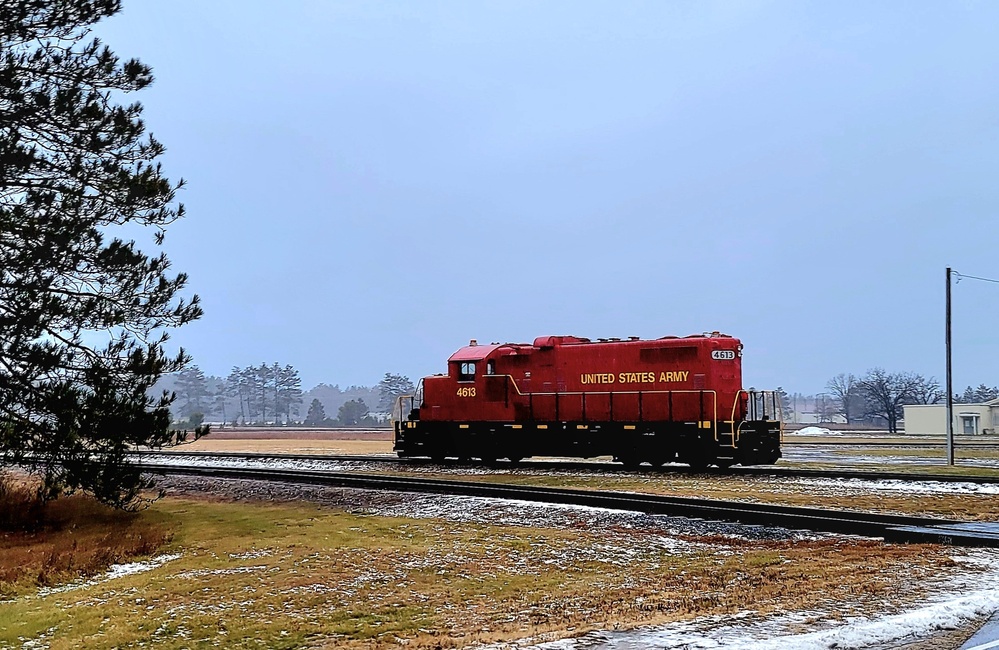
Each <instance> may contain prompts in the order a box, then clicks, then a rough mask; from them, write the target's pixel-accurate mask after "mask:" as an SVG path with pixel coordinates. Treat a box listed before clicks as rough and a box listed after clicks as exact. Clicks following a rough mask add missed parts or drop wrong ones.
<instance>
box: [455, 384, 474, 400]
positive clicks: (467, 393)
mask: <svg viewBox="0 0 999 650" xmlns="http://www.w3.org/2000/svg"><path fill="white" fill-rule="evenodd" d="M458 397H475V386H462V387H461V388H459V389H458Z"/></svg>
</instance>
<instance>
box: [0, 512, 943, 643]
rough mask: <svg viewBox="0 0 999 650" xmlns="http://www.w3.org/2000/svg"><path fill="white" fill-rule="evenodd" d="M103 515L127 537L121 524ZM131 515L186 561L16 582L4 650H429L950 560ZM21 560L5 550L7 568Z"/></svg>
mask: <svg viewBox="0 0 999 650" xmlns="http://www.w3.org/2000/svg"><path fill="white" fill-rule="evenodd" d="M67 503H68V502H67ZM77 505H79V504H78V503H77ZM101 525H104V526H106V527H107V528H106V532H112V531H115V532H116V533H117V531H119V530H120V522H119V523H110V522H104V524H96V526H97V528H100V527H101ZM128 525H130V526H133V527H135V529H136V530H138V529H143V528H145V529H154V530H159V531H162V532H163V533H164V534H163V535H162V536H161V537H160V538H159V539H160V542H161V543H160V545H159V548H158V549H157V550H155V551H153V550H152V549H149V548H147V549H145V550H146V551H147V552H149V553H156V554H165V553H171V554H177V555H178V556H177V557H176V558H175V559H171V560H170V561H166V562H165V563H163V564H162V565H160V566H154V567H153V568H151V569H150V570H148V571H145V572H142V573H136V574H133V575H127V576H123V577H117V578H114V579H112V580H103V581H102V580H101V579H100V578H99V577H98V579H96V580H92V583H84V584H81V585H77V586H76V587H75V588H69V589H66V590H63V591H58V590H57V591H54V592H45V591H39V584H48V585H50V584H52V583H53V580H52V579H51V578H52V577H51V575H50V577H49V578H46V579H45V580H43V581H41V582H40V583H39V582H34V581H33V580H32V579H30V575H27V574H26V575H25V576H22V577H21V578H20V579H18V580H15V581H14V582H13V583H8V584H7V586H6V589H7V598H9V599H10V600H8V601H7V602H4V603H3V604H2V605H0V647H4V648H6V647H18V648H20V647H22V646H24V647H27V646H25V643H26V642H37V643H43V644H45V645H47V646H49V647H51V648H53V649H54V650H58V649H61V648H76V647H88V648H111V647H126V646H139V645H146V644H154V645H156V646H157V647H164V648H184V647H195V646H204V647H208V646H224V647H265V648H292V647H310V648H326V647H329V648H333V647H337V648H339V647H347V648H352V647H358V648H359V647H365V648H367V647H376V648H377V647H394V646H396V645H397V644H398V643H399V642H400V640H402V641H405V642H406V643H407V644H408V646H409V647H417V648H436V647H461V646H463V645H467V644H469V643H473V642H478V641H496V640H504V639H507V640H508V639H517V638H523V637H536V638H558V637H561V636H566V635H575V634H580V633H582V632H584V631H586V630H589V629H594V628H613V627H629V626H634V625H638V624H643V623H655V622H664V621H671V620H679V619H685V618H690V617H693V616H699V615H705V614H720V613H732V612H737V611H743V610H747V609H751V610H757V611H759V612H764V613H765V612H769V611H784V610H799V609H809V608H822V607H833V608H834V609H836V610H837V611H841V612H842V613H843V614H848V613H849V612H850V611H851V608H852V609H855V610H857V611H860V610H862V609H863V608H865V607H867V606H868V605H869V604H870V603H871V602H875V601H877V602H881V601H883V600H884V599H891V600H896V599H902V600H904V599H905V598H913V597H918V589H913V587H912V585H920V584H922V580H923V578H926V577H929V576H932V575H936V574H938V573H939V572H940V571H942V570H946V568H947V567H949V566H952V564H953V563H952V561H951V560H950V559H949V553H950V551H949V550H947V549H944V548H941V547H936V546H888V545H883V544H880V543H876V542H871V541H863V540H836V541H833V540H812V541H798V542H791V541H747V540H741V539H732V538H686V539H681V540H678V541H676V544H675V545H673V546H670V545H666V546H664V545H662V544H661V543H655V542H656V540H655V539H654V538H653V537H650V535H649V534H648V532H647V531H643V530H641V529H613V528H592V527H585V526H583V527H571V528H568V529H566V528H543V527H542V528H522V527H518V526H508V525H503V526H499V525H490V524H486V523H455V522H446V521H442V520H435V519H414V518H408V517H384V516H375V515H370V514H363V513H359V512H349V511H347V510H345V509H343V508H340V507H332V506H324V505H317V504H315V503H266V502H232V501H220V500H207V499H203V498H180V497H170V498H166V499H164V500H161V501H159V502H156V503H155V504H154V505H153V506H152V507H151V508H149V509H148V510H145V511H143V512H142V513H140V514H139V515H137V516H135V517H134V518H133V519H131V520H130V521H129V522H128ZM44 543H45V542H44V540H43V539H37V540H28V539H23V540H20V542H19V543H18V545H19V547H20V548H21V550H22V555H21V556H20V557H24V555H25V554H32V553H36V552H38V553H40V554H45V551H44V550H43V546H42V545H43V544H44ZM78 548H79V547H78ZM5 550H6V549H5ZM17 563H18V560H17V559H14V556H12V555H10V554H8V553H7V552H4V553H3V554H2V555H0V570H3V571H9V570H10V569H11V568H12V567H11V565H15V564H17ZM92 568H93V567H90V569H92ZM70 573H71V572H70ZM85 573H87V574H92V573H93V571H91V570H89V569H88V571H86V572H85ZM64 577H65V578H67V579H68V578H69V577H70V575H69V574H65V576H64Z"/></svg>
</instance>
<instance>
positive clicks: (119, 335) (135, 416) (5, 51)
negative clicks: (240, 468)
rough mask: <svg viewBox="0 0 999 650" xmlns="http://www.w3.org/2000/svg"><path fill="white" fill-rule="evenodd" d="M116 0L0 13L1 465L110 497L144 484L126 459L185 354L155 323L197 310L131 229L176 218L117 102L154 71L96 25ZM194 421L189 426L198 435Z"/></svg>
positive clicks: (157, 227) (136, 123)
mask: <svg viewBox="0 0 999 650" xmlns="http://www.w3.org/2000/svg"><path fill="white" fill-rule="evenodd" d="M119 9H120V2H119V1H118V0H63V1H61V2H47V1H43V0H24V1H21V2H6V3H4V4H3V10H2V11H0V463H2V464H3V465H4V466H9V465H14V464H17V465H19V466H21V467H27V468H28V469H30V470H31V471H33V472H35V473H37V474H39V475H40V476H42V477H43V478H44V487H45V494H46V495H47V496H50V497H52V496H55V495H57V494H58V493H59V491H60V490H61V489H63V488H70V489H73V488H83V489H85V490H88V491H90V492H92V493H93V494H94V495H95V496H96V497H97V498H99V499H100V500H102V501H104V502H106V503H111V504H115V505H119V506H128V505H132V504H135V503H136V499H137V496H138V494H139V491H140V490H141V489H142V488H143V487H146V486H147V485H149V482H148V481H147V480H145V479H143V478H142V476H141V474H140V472H139V470H138V468H137V467H136V466H134V465H132V464H130V463H129V461H128V456H127V454H128V452H129V450H130V449H132V448H133V447H134V446H138V445H142V446H153V447H156V446H161V445H163V444H167V443H168V442H169V441H170V440H171V434H170V433H169V432H168V426H169V419H170V414H169V406H170V403H171V401H172V398H171V396H169V395H166V394H164V395H162V396H161V397H159V398H154V399H151V398H149V397H147V391H148V390H149V389H150V388H151V387H152V385H153V384H154V382H155V381H156V380H157V379H158V378H159V377H160V376H161V375H162V374H164V373H169V372H175V371H178V370H180V369H181V368H183V367H184V365H185V363H186V362H187V361H188V357H187V355H186V354H185V353H184V352H183V351H180V352H179V353H178V354H177V355H175V356H167V355H166V353H165V352H164V351H163V347H162V344H163V342H164V341H165V340H166V334H165V331H164V330H165V329H166V328H172V327H178V326H181V325H184V324H185V323H188V322H191V321H193V320H195V319H197V318H198V317H199V316H200V315H201V308H200V306H199V303H198V299H197V297H194V298H193V299H191V300H190V301H189V302H188V301H185V300H183V299H181V298H179V292H180V291H182V290H183V288H184V287H185V285H186V284H187V277H186V276H185V275H184V274H183V273H179V274H177V275H173V276H171V275H170V274H169V273H168V271H169V267H170V263H169V261H168V259H167V258H166V256H165V255H163V254H160V255H158V256H149V255H147V254H145V253H144V252H142V250H140V248H139V246H138V245H137V244H136V243H135V241H129V240H125V239H122V238H120V237H118V236H116V235H118V234H121V233H122V232H123V230H125V232H127V233H128V235H129V236H134V235H135V234H138V233H141V232H143V230H142V227H145V228H146V229H148V230H149V231H150V234H151V238H150V239H151V240H152V243H154V244H155V245H159V244H161V243H162V241H163V236H164V233H165V230H166V227H167V226H169V225H170V224H171V223H172V222H174V221H175V220H177V219H178V218H180V217H181V216H183V213H184V209H183V206H182V205H179V204H176V203H175V202H174V198H175V192H176V190H177V189H178V188H179V187H180V186H181V185H182V184H183V181H181V182H180V183H177V184H173V183H171V182H170V181H169V180H168V179H167V178H166V177H165V176H164V175H163V173H162V171H161V169H160V166H159V164H158V163H156V162H155V161H156V159H157V158H158V157H159V156H160V155H161V154H162V153H163V151H164V148H163V145H161V144H160V143H159V142H157V141H156V140H155V139H153V138H152V136H150V135H147V134H146V130H145V124H144V123H143V121H142V119H141V116H142V107H141V105H140V104H138V103H131V104H128V105H122V104H119V103H118V101H119V99H120V98H121V97H122V96H123V95H124V94H126V93H130V92H134V91H138V90H141V89H142V88H145V87H146V86H148V85H149V84H150V83H151V82H152V80H153V77H152V74H151V70H150V68H149V67H148V66H146V65H144V64H142V63H140V62H139V61H137V60H135V59H132V60H129V61H122V60H120V59H119V58H118V57H117V56H115V55H114V53H112V52H111V50H110V49H108V48H107V47H105V46H103V45H102V44H101V43H100V42H99V41H98V40H96V39H92V40H91V39H90V30H91V28H92V26H93V25H94V24H95V23H97V22H98V21H99V20H100V19H101V18H104V17H107V16H110V15H112V14H114V13H116V12H118V11H119ZM201 432H203V430H202V431H199V432H197V433H196V435H200V433H201Z"/></svg>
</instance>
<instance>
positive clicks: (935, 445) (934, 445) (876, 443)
mask: <svg viewBox="0 0 999 650" xmlns="http://www.w3.org/2000/svg"><path fill="white" fill-rule="evenodd" d="M782 446H783V447H784V448H785V449H786V448H787V447H883V448H889V449H890V448H896V449H897V448H901V449H910V448H911V449H940V450H941V451H942V450H944V449H946V446H947V443H946V442H925V441H911V442H910V441H905V440H900V441H881V440H853V441H843V440H821V441H820V440H809V441H807V442H798V441H796V440H793V439H792V440H788V439H787V438H785V439H784V443H783V445H782ZM954 448H955V449H999V442H995V441H966V440H962V441H960V442H957V443H955V444H954Z"/></svg>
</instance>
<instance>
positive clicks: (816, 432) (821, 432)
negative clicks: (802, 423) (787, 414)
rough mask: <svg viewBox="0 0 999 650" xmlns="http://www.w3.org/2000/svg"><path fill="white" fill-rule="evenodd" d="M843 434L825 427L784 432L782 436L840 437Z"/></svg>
mask: <svg viewBox="0 0 999 650" xmlns="http://www.w3.org/2000/svg"><path fill="white" fill-rule="evenodd" d="M841 435H843V432H841V431H833V430H832V429H827V428H825V427H805V428H803V429H798V430H797V431H785V432H784V436H841Z"/></svg>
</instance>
